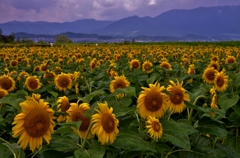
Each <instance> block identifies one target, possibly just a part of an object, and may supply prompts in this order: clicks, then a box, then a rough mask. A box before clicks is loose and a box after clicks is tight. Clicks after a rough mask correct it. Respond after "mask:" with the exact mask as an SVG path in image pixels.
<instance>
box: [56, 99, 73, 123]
mask: <svg viewBox="0 0 240 158" xmlns="http://www.w3.org/2000/svg"><path fill="white" fill-rule="evenodd" d="M57 104H58V106H57V108H58V111H60V112H66V111H67V110H68V109H69V107H70V103H69V100H68V98H67V97H66V96H63V97H59V99H58V100H57ZM66 117H67V116H66V115H65V114H61V115H60V116H59V117H58V119H57V121H58V122H62V121H65V120H66Z"/></svg>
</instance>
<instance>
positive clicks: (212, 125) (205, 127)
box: [197, 116, 227, 137]
mask: <svg viewBox="0 0 240 158" xmlns="http://www.w3.org/2000/svg"><path fill="white" fill-rule="evenodd" d="M197 130H198V131H199V132H200V133H202V134H211V135H215V136H218V137H226V136H227V130H226V129H225V128H224V126H223V123H222V122H220V121H216V120H213V119H211V118H209V117H206V116H204V117H203V118H201V119H200V120H199V123H198V127H197Z"/></svg>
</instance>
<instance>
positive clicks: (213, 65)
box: [208, 60, 220, 71]
mask: <svg viewBox="0 0 240 158" xmlns="http://www.w3.org/2000/svg"><path fill="white" fill-rule="evenodd" d="M208 67H209V68H210V67H213V68H214V69H215V70H217V71H218V70H219V68H220V65H219V63H218V62H217V61H214V60H212V61H211V63H210V64H209V65H208Z"/></svg>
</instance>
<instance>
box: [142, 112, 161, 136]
mask: <svg viewBox="0 0 240 158" xmlns="http://www.w3.org/2000/svg"><path fill="white" fill-rule="evenodd" d="M146 124H147V125H146V128H147V129H148V134H149V135H150V136H151V137H152V138H154V139H155V140H158V139H159V138H161V137H162V133H163V129H162V124H161V123H160V122H159V120H158V119H157V118H156V117H152V116H148V119H147V121H146Z"/></svg>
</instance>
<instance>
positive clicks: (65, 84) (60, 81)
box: [54, 73, 72, 91]
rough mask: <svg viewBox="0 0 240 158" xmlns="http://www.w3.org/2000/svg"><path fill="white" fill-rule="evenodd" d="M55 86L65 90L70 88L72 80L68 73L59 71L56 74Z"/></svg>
mask: <svg viewBox="0 0 240 158" xmlns="http://www.w3.org/2000/svg"><path fill="white" fill-rule="evenodd" d="M54 82H55V86H56V87H57V89H58V90H60V91H66V90H67V89H71V88H72V80H71V76H70V75H69V74H65V73H61V74H58V75H57V76H56V77H55V79H54Z"/></svg>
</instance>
